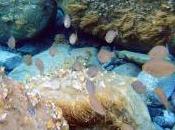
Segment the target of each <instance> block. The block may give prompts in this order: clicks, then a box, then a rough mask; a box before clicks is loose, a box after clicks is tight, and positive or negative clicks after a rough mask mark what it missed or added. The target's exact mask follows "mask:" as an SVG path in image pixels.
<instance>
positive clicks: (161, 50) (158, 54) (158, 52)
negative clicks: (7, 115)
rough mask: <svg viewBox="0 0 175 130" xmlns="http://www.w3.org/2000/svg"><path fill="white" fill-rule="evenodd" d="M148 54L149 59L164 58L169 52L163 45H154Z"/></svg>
mask: <svg viewBox="0 0 175 130" xmlns="http://www.w3.org/2000/svg"><path fill="white" fill-rule="evenodd" d="M148 55H149V56H150V58H151V59H164V58H166V57H167V56H168V55H169V53H168V49H167V48H166V47H165V46H155V47H153V48H152V49H151V50H150V51H149V53H148Z"/></svg>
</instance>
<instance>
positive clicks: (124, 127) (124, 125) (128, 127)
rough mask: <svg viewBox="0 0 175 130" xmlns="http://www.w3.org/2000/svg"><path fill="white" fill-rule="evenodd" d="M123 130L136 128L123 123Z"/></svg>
mask: <svg viewBox="0 0 175 130" xmlns="http://www.w3.org/2000/svg"><path fill="white" fill-rule="evenodd" d="M121 130H134V128H133V126H131V125H129V124H126V123H122V126H121Z"/></svg>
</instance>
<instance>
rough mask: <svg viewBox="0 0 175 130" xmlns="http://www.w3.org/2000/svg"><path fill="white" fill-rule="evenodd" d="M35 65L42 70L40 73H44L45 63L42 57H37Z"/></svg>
mask: <svg viewBox="0 0 175 130" xmlns="http://www.w3.org/2000/svg"><path fill="white" fill-rule="evenodd" d="M35 66H36V67H37V69H38V70H39V71H40V74H41V75H42V74H43V73H44V63H43V61H42V60H41V59H39V58H36V59H35Z"/></svg>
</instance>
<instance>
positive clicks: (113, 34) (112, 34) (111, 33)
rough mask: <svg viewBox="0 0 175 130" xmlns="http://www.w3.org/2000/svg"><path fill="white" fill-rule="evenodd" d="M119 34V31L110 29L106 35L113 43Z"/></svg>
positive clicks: (109, 41) (108, 40)
mask: <svg viewBox="0 0 175 130" xmlns="http://www.w3.org/2000/svg"><path fill="white" fill-rule="evenodd" d="M117 35H118V31H114V30H109V31H108V32H107V33H106V35H105V40H106V42H107V43H112V42H113V41H114V39H115V38H116V36H117Z"/></svg>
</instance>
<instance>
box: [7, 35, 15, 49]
mask: <svg viewBox="0 0 175 130" xmlns="http://www.w3.org/2000/svg"><path fill="white" fill-rule="evenodd" d="M7 45H8V47H9V48H10V49H15V47H16V40H15V38H14V37H13V36H11V37H10V38H9V39H8V41H7Z"/></svg>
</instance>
